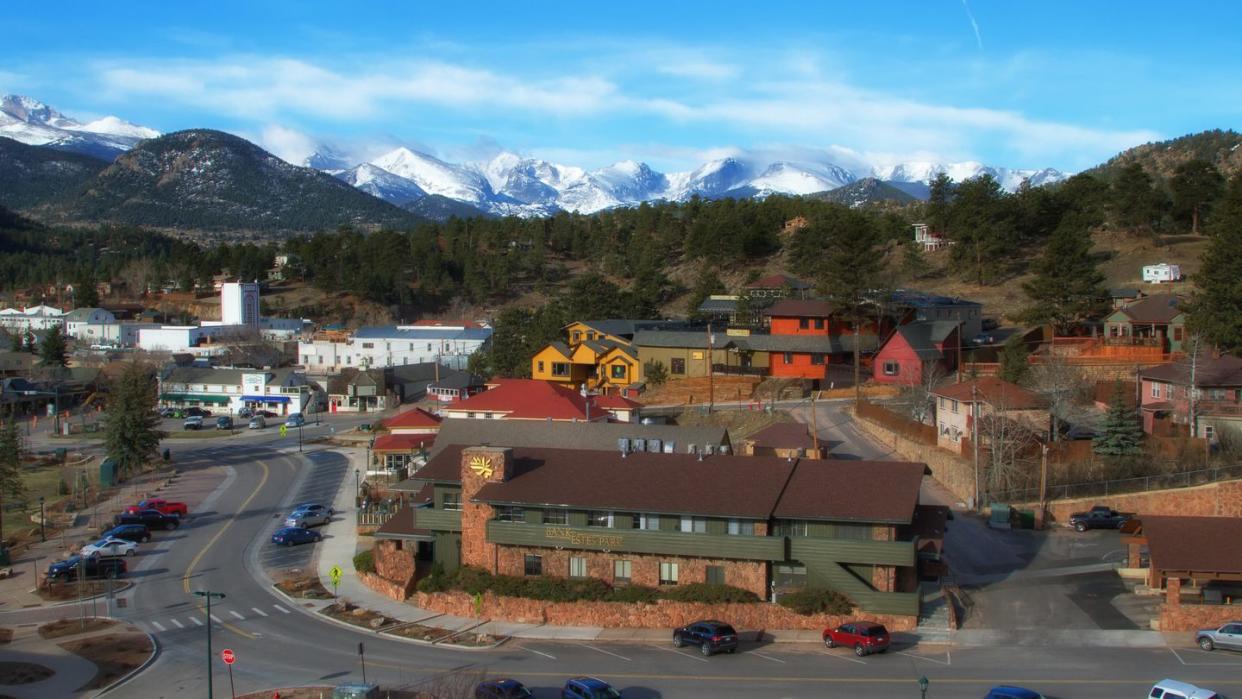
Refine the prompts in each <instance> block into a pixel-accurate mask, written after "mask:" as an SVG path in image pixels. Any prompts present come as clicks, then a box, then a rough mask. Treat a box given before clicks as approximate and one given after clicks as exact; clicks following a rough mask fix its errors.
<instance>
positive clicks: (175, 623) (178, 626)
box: [169, 619, 185, 629]
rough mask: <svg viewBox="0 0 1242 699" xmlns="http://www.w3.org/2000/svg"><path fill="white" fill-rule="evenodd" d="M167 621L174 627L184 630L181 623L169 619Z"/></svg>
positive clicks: (183, 625)
mask: <svg viewBox="0 0 1242 699" xmlns="http://www.w3.org/2000/svg"><path fill="white" fill-rule="evenodd" d="M169 621H171V622H172V623H173V625H174V626H176V627H177V628H179V629H184V628H185V624H182V623H181V622H179V621H177V620H176V619H169Z"/></svg>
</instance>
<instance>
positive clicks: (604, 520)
mask: <svg viewBox="0 0 1242 699" xmlns="http://www.w3.org/2000/svg"><path fill="white" fill-rule="evenodd" d="M587 526H588V527H611V526H612V513H611V512H598V511H596V512H588V513H587Z"/></svg>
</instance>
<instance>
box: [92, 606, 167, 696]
mask: <svg viewBox="0 0 1242 699" xmlns="http://www.w3.org/2000/svg"><path fill="white" fill-rule="evenodd" d="M117 621H122V620H120V619H118V620H117ZM124 623H127V624H129V625H130V626H134V624H132V623H131V622H124ZM134 628H138V627H137V626H134ZM139 631H142V630H141V629H139ZM142 633H143V634H144V635H145V636H146V637H147V638H148V639H149V640H150V641H151V655H150V656H148V657H147V660H146V662H144V663H143V664H141V665H139V666H138V667H136V668H134V669H133V670H130V671H129V672H127V673H126V674H125V675H124V676H122V677H121V678H120V679H118V680H116V681H115V682H113V683H112V684H110V685H108V686H107V687H104V688H103V689H101V690H99V691H98V692H95V696H97V697H102V696H103V695H105V694H107V693H108V692H111V691H112V690H114V689H116V688H117V687H120V686H121V685H123V684H125V683H126V682H128V681H130V680H132V679H133V678H135V677H137V676H138V674H139V673H141V672H142V671H143V670H146V669H147V668H148V667H149V666H150V665H151V663H154V662H155V659H156V658H158V657H159V656H160V644H159V642H158V641H156V640H155V636H152V635H151V634H149V633H147V632H146V631H142Z"/></svg>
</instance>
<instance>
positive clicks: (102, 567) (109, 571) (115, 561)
mask: <svg viewBox="0 0 1242 699" xmlns="http://www.w3.org/2000/svg"><path fill="white" fill-rule="evenodd" d="M83 566H85V567H84V568H83ZM78 571H82V572H83V573H84V575H83V578H84V579H87V580H89V579H91V578H119V577H121V576H122V575H125V571H126V566H125V559H123V558H96V557H93V556H87V557H86V558H83V557H82V556H70V557H69V558H66V559H65V560H63V561H57V562H55V563H53V564H52V565H50V566H48V567H47V579H48V580H50V581H61V582H66V581H69V580H77V579H78Z"/></svg>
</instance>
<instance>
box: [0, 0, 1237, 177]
mask: <svg viewBox="0 0 1242 699" xmlns="http://www.w3.org/2000/svg"><path fill="white" fill-rule="evenodd" d="M116 7H117V3H90V4H89V5H87V4H86V3H83V4H82V6H79V7H76V8H75V9H73V10H72V11H65V12H49V11H47V9H46V7H44V6H40V5H38V4H32V3H20V4H17V5H15V6H12V7H9V8H6V10H5V16H6V21H5V25H6V31H5V36H6V41H4V42H3V43H2V44H0V91H3V92H17V93H22V94H28V95H30V96H32V97H36V98H38V99H41V100H43V101H44V102H47V103H49V104H51V105H53V106H55V107H57V108H59V109H60V110H61V111H64V112H66V113H68V114H70V115H72V116H98V115H103V114H115V115H117V116H120V117H122V118H124V119H128V120H130V121H134V122H138V123H142V124H145V125H149V126H152V127H155V128H157V129H160V130H163V131H171V130H177V129H182V128H190V127H214V128H220V129H224V130H228V131H232V132H234V133H239V134H241V135H244V136H246V137H248V138H251V139H252V140H256V141H258V142H260V143H261V144H262V145H264V146H266V147H268V148H269V149H271V150H273V151H274V152H276V153H277V154H279V155H282V156H283V157H286V158H290V159H296V158H298V157H299V155H305V154H307V153H308V152H309V150H310V149H312V148H313V147H314V146H315V144H316V143H317V142H318V141H320V140H327V141H329V142H335V143H338V144H339V145H340V146H342V147H344V148H346V149H348V150H349V151H351V152H352V153H355V154H356V155H357V156H358V157H363V156H367V155H372V154H375V153H377V152H379V151H380V150H381V149H384V148H387V147H390V146H392V145H395V144H399V143H400V144H407V145H411V146H414V147H418V148H421V149H423V150H426V151H429V152H432V153H434V154H437V155H440V156H442V157H446V158H450V159H457V160H460V159H466V158H478V157H484V156H486V155H487V154H488V153H489V152H490V151H492V150H494V149H496V148H497V147H504V148H508V149H512V150H515V151H517V152H520V153H524V154H530V155H536V156H539V157H545V158H549V159H555V160H559V161H562V162H568V163H571V164H578V165H583V166H587V167H595V166H600V165H604V164H607V163H609V162H612V161H614V160H618V159H627V158H628V159H636V160H645V161H647V162H649V163H651V164H652V165H653V166H655V167H657V168H661V169H666V170H675V169H688V168H690V167H693V166H694V165H696V164H698V163H699V162H702V161H703V160H705V159H707V158H709V157H713V156H717V155H720V154H723V153H727V152H730V150H731V149H735V148H742V149H752V150H757V151H768V152H773V153H779V154H782V155H783V156H784V157H787V158H790V159H798V158H803V159H808V160H816V159H819V160H824V159H827V160H835V161H841V162H843V164H847V165H850V164H851V163H850V162H849V161H851V160H852V159H856V160H859V161H867V162H876V161H881V162H896V161H900V160H908V159H932V160H945V161H947V160H980V161H983V162H986V163H989V164H995V165H1005V166H1011V167H1056V168H1060V169H1063V170H1076V169H1081V168H1084V167H1089V166H1091V165H1093V164H1095V163H1097V162H1099V161H1101V160H1104V159H1106V158H1108V157H1109V156H1111V155H1112V154H1114V153H1116V152H1117V151H1119V150H1122V149H1124V148H1126V147H1129V146H1132V145H1136V144H1138V143H1142V142H1145V141H1148V140H1152V139H1158V138H1169V137H1174V136H1178V135H1182V134H1185V133H1189V132H1194V131H1199V130H1203V129H1207V128H1238V127H1239V126H1240V124H1239V122H1240V121H1242V118H1240V117H1242V81H1240V79H1239V77H1238V76H1240V75H1242V70H1239V69H1240V68H1242V65H1240V64H1242V58H1240V54H1239V52H1238V51H1237V38H1236V26H1237V23H1238V14H1239V13H1238V10H1237V9H1236V6H1233V7H1231V6H1230V5H1229V4H1227V3H1220V4H1217V5H1213V4H1211V3H1196V4H1193V5H1190V6H1187V7H1178V8H1176V9H1174V8H1173V7H1172V6H1171V5H1169V4H1168V3H1155V2H1151V3H1146V2H1126V3H1124V4H1123V3H1081V2H1042V3H1012V2H982V1H981V0H974V1H973V2H970V4H969V5H967V4H966V3H963V2H961V1H960V0H958V1H956V2H954V1H950V0H928V1H926V2H908V3H906V2H899V3H894V2H888V3H859V2H853V3H828V2H814V3H811V2H806V3H793V2H781V1H779V0H766V1H764V2H753V1H752V2H747V3H740V2H738V3H733V2H710V3H708V2H679V1H677V0H673V1H671V2H670V1H668V0H665V1H664V2H659V3H647V2H626V3H590V2H581V1H579V2H572V3H570V2H565V3H529V4H524V3H513V2H504V3H488V2H456V3H444V2H440V3H426V2H414V1H410V2H393V3H364V2H352V3H341V2H333V3H316V2H310V1H303V2H266V3H261V2H251V3H232V2H226V1H216V2H212V3H210V4H200V3H189V2H187V3H167V2H151V3H144V2H126V3H124V7H125V9H124V10H118V9H116ZM976 27H977V31H976Z"/></svg>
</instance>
